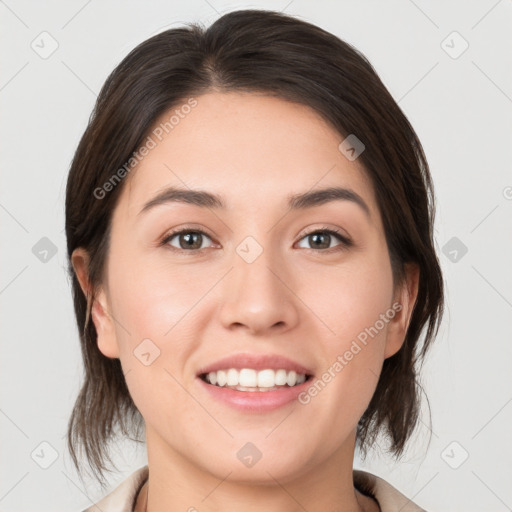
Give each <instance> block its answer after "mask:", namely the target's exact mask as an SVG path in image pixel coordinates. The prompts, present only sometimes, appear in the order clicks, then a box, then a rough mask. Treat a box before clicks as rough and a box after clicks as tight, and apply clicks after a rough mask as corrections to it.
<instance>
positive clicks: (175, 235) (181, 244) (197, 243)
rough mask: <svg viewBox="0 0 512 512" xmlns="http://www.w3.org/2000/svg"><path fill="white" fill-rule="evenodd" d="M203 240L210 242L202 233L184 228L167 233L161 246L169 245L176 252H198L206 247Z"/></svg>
mask: <svg viewBox="0 0 512 512" xmlns="http://www.w3.org/2000/svg"><path fill="white" fill-rule="evenodd" d="M205 239H208V240H210V241H211V238H210V237H209V236H208V235H207V234H206V233H205V232H204V231H201V230H193V229H186V228H185V229H181V230H179V231H174V232H172V233H169V234H168V235H167V236H166V237H165V238H164V239H163V240H162V245H170V246H171V247H173V248H174V249H176V250H185V251H200V250H201V249H205V248H206V247H207V245H206V246H205V245H204V242H205Z"/></svg>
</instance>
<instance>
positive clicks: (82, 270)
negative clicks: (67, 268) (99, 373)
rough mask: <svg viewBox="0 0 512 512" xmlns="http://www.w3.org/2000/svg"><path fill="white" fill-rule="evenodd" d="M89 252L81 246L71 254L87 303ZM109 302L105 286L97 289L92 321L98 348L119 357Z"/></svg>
mask: <svg viewBox="0 0 512 512" xmlns="http://www.w3.org/2000/svg"><path fill="white" fill-rule="evenodd" d="M89 262H90V260H89V254H88V253H87V251H86V250H85V249H83V248H82V247H79V248H78V249H75V250H74V251H73V254H72V255H71V263H72V265H73V269H74V270H75V274H76V277H77V279H78V282H79V283H80V287H81V288H82V291H83V292H84V295H85V296H86V297H87V305H89V301H90V300H91V298H92V291H93V290H92V287H91V285H90V283H89ZM107 306H108V302H107V297H106V294H105V291H104V290H103V287H101V288H100V289H99V290H97V291H96V297H95V298H94V303H93V305H92V311H91V315H92V321H93V322H94V327H95V328H96V333H97V338H98V341H97V342H98V348H99V350H100V352H101V353H102V354H103V355H104V356H106V357H110V358H118V357H119V352H120V351H119V345H118V343H117V337H116V331H115V326H114V320H113V318H112V316H111V315H110V313H109V309H108V307H107Z"/></svg>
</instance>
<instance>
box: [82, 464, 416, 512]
mask: <svg viewBox="0 0 512 512" xmlns="http://www.w3.org/2000/svg"><path fill="white" fill-rule="evenodd" d="M353 474H354V484H355V486H356V488H357V489H360V490H361V492H363V494H367V495H368V494H369V495H371V496H372V497H373V498H375V500H376V501H377V502H378V503H379V506H380V509H381V511H382V512H425V510H424V509H422V508H421V507H419V506H418V505H416V504H415V503H413V502H412V501H411V500H410V499H408V498H406V497H405V496H404V495H403V494H402V493H401V492H399V491H398V490H397V489H395V488H394V487H393V486H392V485H390V484H389V483H388V482H386V480H384V479H382V478H380V477H378V476H376V475H373V474H371V473H368V472H366V471H361V470H357V469H356V470H354V471H353ZM148 475H149V469H148V466H147V465H146V466H143V467H141V468H139V469H137V471H134V472H133V473H132V474H131V475H130V476H129V477H128V478H126V480H124V481H123V482H122V483H121V484H120V485H118V486H117V487H116V488H115V489H114V490H113V491H112V492H110V493H109V494H107V496H105V497H104V498H103V499H101V500H100V501H98V502H97V503H96V504H95V505H92V506H90V507H89V508H87V509H85V510H83V511H82V512H133V510H134V507H135V503H136V501H137V496H138V494H139V492H140V490H141V488H142V486H143V485H144V483H145V482H146V480H147V479H148Z"/></svg>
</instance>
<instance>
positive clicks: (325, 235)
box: [299, 229, 352, 250]
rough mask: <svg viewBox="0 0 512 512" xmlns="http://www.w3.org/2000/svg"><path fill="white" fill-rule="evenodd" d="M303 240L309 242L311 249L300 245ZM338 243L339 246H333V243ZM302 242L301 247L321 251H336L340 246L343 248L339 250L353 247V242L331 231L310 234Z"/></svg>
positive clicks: (323, 230)
mask: <svg viewBox="0 0 512 512" xmlns="http://www.w3.org/2000/svg"><path fill="white" fill-rule="evenodd" d="M303 240H306V241H307V243H308V244H309V247H304V246H303V245H300V244H301V242H302V241H303ZM336 241H338V243H337V244H335V245H331V244H332V243H333V242H336ZM301 242H299V247H303V248H305V249H319V250H326V249H334V248H336V247H338V246H341V247H339V249H344V248H346V247H349V246H350V245H352V242H351V241H350V240H349V239H348V238H346V237H344V236H343V235H341V234H340V233H338V232H336V231H333V230H330V229H322V230H318V231H314V232H312V233H309V234H307V235H306V236H305V237H303V238H302V239H301Z"/></svg>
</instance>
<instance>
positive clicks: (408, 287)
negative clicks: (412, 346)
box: [384, 263, 420, 359]
mask: <svg viewBox="0 0 512 512" xmlns="http://www.w3.org/2000/svg"><path fill="white" fill-rule="evenodd" d="M404 270H405V278H404V280H403V283H402V284H401V285H400V286H398V287H397V289H396V290H395V293H394V299H393V306H392V309H393V311H395V316H394V317H393V318H392V319H391V320H390V321H389V324H388V331H387V338H386V349H385V352H384V358H385V359H387V358H388V357H391V356H392V355H394V354H396V353H397V352H398V351H399V350H400V348H401V347H402V345H403V344H404V341H405V335H406V333H407V328H408V327H409V322H410V320H411V315H412V310H413V308H414V305H415V304H416V298H417V297H418V286H419V278H420V269H419V266H418V265H417V264H416V263H406V264H405V269H404Z"/></svg>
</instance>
